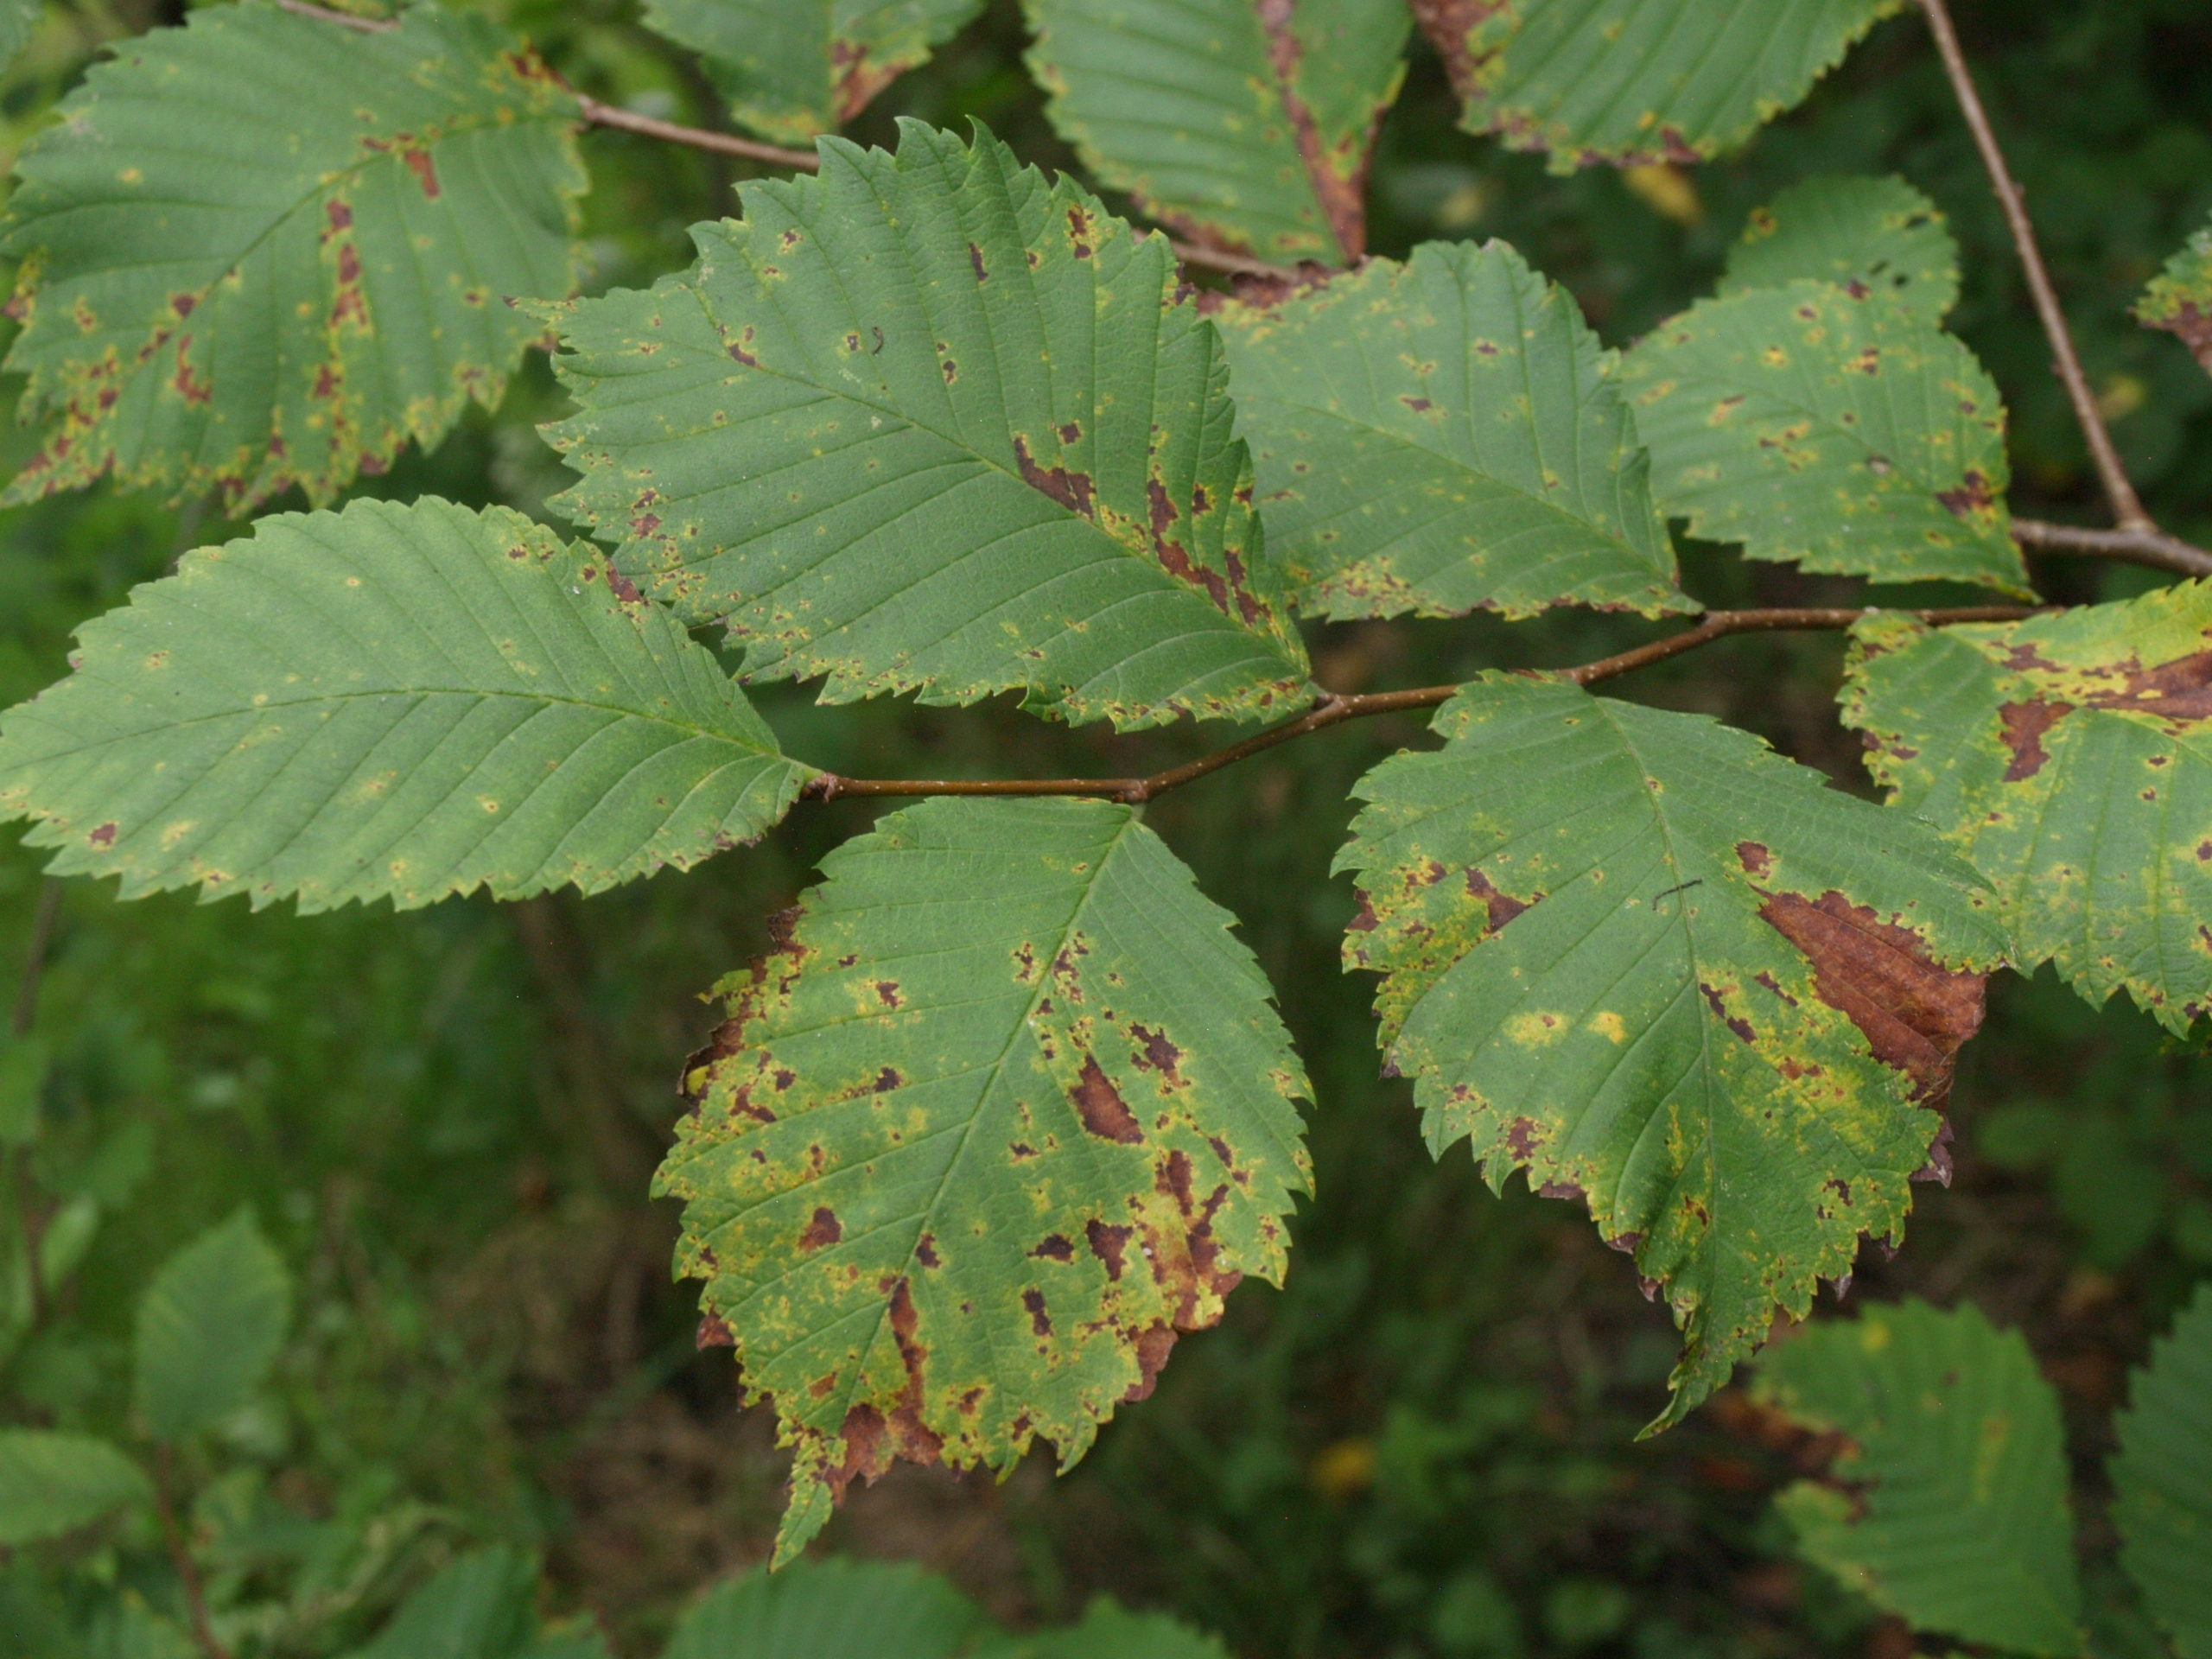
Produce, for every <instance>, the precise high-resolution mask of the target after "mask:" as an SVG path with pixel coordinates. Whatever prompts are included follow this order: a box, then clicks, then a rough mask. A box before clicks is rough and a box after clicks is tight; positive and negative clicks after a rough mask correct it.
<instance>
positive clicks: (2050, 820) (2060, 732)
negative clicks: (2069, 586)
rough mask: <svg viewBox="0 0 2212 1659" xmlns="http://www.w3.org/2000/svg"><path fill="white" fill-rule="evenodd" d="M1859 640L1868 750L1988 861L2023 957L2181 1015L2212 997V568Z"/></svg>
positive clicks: (1851, 687)
mask: <svg viewBox="0 0 2212 1659" xmlns="http://www.w3.org/2000/svg"><path fill="white" fill-rule="evenodd" d="M1843 706H1844V720H1845V722H1846V723H1847V724H1848V725H1850V726H1853V727H1855V728H1857V729H1858V730H1859V732H1861V733H1862V734H1864V735H1865V737H1866V745H1867V753H1866V765H1867V769H1868V770H1869V771H1870V772H1872V773H1873V775H1874V779H1875V781H1876V782H1878V783H1879V784H1881V785H1883V786H1884V787H1885V788H1886V789H1887V790H1888V791H1890V798H1891V801H1892V802H1893V803H1894V804H1896V805H1897V806H1898V807H1900V808H1902V809H1903V810H1905V811H1907V812H1910V813H1912V814H1913V815H1914V816H1916V817H1921V818H1924V819H1926V820H1927V821H1928V822H1929V823H1933V824H1934V825H1936V828H1937V829H1940V830H1942V833H1943V835H1944V836H1945V837H1946V838H1947V839H1948V840H1949V842H1951V844H1952V845H1953V846H1954V847H1955V848H1956V849H1958V851H1959V853H1960V854H1961V855H1962V856H1963V857H1965V858H1966V859H1967V860H1968V861H1971V862H1972V863H1973V864H1974V867H1975V868H1978V869H1979V870H1980V871H1981V873H1982V874H1984V875H1986V876H1987V877H1988V878H1989V880H1990V883H1991V885H1992V886H1993V887H1994V888H1995V889H1996V892H1997V894H1998V897H1999V902H2000V904H2001V906H2002V907H2003V914H2004V916H2005V922H2006V925H2008V926H2010V927H2011V929H2012V937H2013V939H2014V942H2015V944H2017V946H2018V952H2019V954H2018V962H2019V964H2020V966H2021V967H2023V968H2032V967H2034V966H2035V965H2037V963H2044V962H2052V963H2056V964H2057V967H2058V971H2059V973H2060V974H2061V975H2062V976H2063V977H2064V978H2065V979H2066V980H2067V982H2069V984H2071V985H2073V986H2074V988H2075V989H2076V990H2078V991H2080V992H2081V993H2082V995H2083V996H2085V997H2087V998H2088V1000H2089V1001H2090V1002H2091V1003H2092V1004H2095V1005H2101V1004H2102V1003H2104V1001H2106V1000H2107V998H2109V997H2110V996H2111V995H2112V994H2113V992H2114V991H2117V990H2126V992H2127V993H2128V994H2129V995H2131V996H2133V998H2134V999H2135V1001H2136V1002H2137V1003H2138V1004H2139V1005H2140V1006H2141V1007H2145V1008H2146V1009H2148V1010H2149V1011H2150V1012H2151V1013H2152V1014H2154V1015H2156V1016H2157V1017H2158V1020H2159V1021H2160V1022H2161V1023H2162V1024H2164V1026H2165V1027H2167V1029H2169V1030H2170V1031H2172V1032H2174V1033H2177V1034H2181V1033H2187V1032H2188V1030H2189V1029H2190V1027H2191V1026H2192V1025H2194V1024H2195V1023H2196V1021H2197V1020H2201V1019H2202V1018H2204V1017H2205V1016H2206V1015H2207V1014H2212V936H2208V935H2207V934H2206V933H2205V932H2204V931H2203V930H2202V927H2201V926H2200V924H2201V923H2202V921H2203V919H2204V918H2206V917H2207V916H2212V582H2182V583H2179V584H2177V586H2174V587H2171V588H2161V589H2159V590H2158V591H2156V592H2154V593H2150V594H2145V595H2143V596H2142V597H2141V598H2140V599H2133V600H2128V601H2124V602H2121V603H2119V604H2113V605H2094V606H2085V607H2081V608H2080V609H2077V610H2074V611H2070V612H2068V613H2065V614H2063V615H2054V616H2037V617H2031V618H2029V619H2028V620H2025V621H2023V622H2016V623H2001V624H1992V625H1988V626H1968V627H1963V628H1940V629H1930V628H1926V627H1923V626H1921V625H1920V624H1919V623H1917V622H1916V621H1914V620H1912V619H1910V618H1909V617H1898V616H1876V617H1872V618H1869V619H1868V620H1866V621H1865V622H1863V623H1861V624H1860V625H1859V627H1858V628H1857V629H1856V630H1855V631H1854V632H1853V652H1852V657H1851V663H1850V668H1849V680H1848V683H1847V688H1846V691H1845V696H1844V705H1843Z"/></svg>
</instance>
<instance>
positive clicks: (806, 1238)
mask: <svg viewBox="0 0 2212 1659" xmlns="http://www.w3.org/2000/svg"><path fill="white" fill-rule="evenodd" d="M844 1236H845V1225H844V1224H843V1223H842V1222H841V1221H839V1220H838V1219H837V1217H836V1211H832V1210H830V1209H829V1208H828V1207H827V1206H820V1207H817V1209H816V1210H815V1212H814V1217H813V1219H811V1220H810V1221H809V1222H808V1223H807V1224H806V1227H805V1230H804V1231H802V1232H801V1233H800V1234H799V1236H798V1247H799V1249H802V1250H824V1249H829V1246H831V1245H832V1244H835V1243H837V1241H838V1240H839V1239H842V1237H844Z"/></svg>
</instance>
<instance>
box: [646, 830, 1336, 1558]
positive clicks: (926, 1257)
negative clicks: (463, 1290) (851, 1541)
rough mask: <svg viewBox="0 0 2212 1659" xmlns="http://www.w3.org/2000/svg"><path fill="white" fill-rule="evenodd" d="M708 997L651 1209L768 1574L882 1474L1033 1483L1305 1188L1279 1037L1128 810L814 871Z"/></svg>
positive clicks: (1258, 983)
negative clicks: (748, 1478) (758, 1500)
mask: <svg viewBox="0 0 2212 1659" xmlns="http://www.w3.org/2000/svg"><path fill="white" fill-rule="evenodd" d="M823 873H824V874H825V875H826V876H827V877H828V880H825V881H824V882H823V884H822V885H821V886H819V887H815V888H812V889H811V890H810V891H809V892H808V893H807V894H806V895H805V896H804V898H803V899H801V901H800V904H799V908H798V912H796V914H795V915H794V916H792V917H791V918H785V924H784V925H783V927H782V928H781V929H780V930H779V944H778V945H777V947H776V949H775V950H773V951H772V953H771V954H770V955H769V956H767V957H765V958H764V959H763V960H762V961H760V963H756V964H755V965H754V966H753V968H752V969H750V970H749V971H747V972H745V973H741V974H738V975H736V976H733V977H732V978H730V979H729V980H728V981H726V982H724V984H723V986H722V987H721V989H722V991H723V993H724V994H725V995H727V997H728V1008H729V1018H728V1021H727V1022H726V1023H725V1024H724V1025H723V1026H722V1027H721V1029H720V1030H719V1031H718V1032H717V1033H715V1039H714V1042H713V1044H712V1045H711V1046H709V1048H708V1049H706V1050H705V1051H704V1052H702V1053H701V1054H699V1055H697V1056H696V1057H695V1058H694V1061H693V1064H692V1068H691V1070H690V1074H689V1076H688V1077H687V1079H686V1083H685V1090H686V1093H687V1095H688V1096H689V1098H690V1100H691V1102H692V1110H691V1113H690V1116H688V1117H687V1118H685V1119H684V1120H683V1122H681V1123H679V1125H678V1126H677V1145H676V1147H675V1148H674V1149H673V1150H672V1151H671V1153H670V1154H669V1156H668V1160H667V1162H666V1163H665V1164H664V1165H663V1166H662V1169H661V1173H660V1177H659V1179H658V1187H657V1190H658V1191H659V1192H664V1193H671V1194H673V1195H675V1196H677V1197H678V1198H683V1200H684V1201H685V1207H684V1211H683V1241H682V1243H680V1244H679V1246H678V1249H677V1264H678V1267H679V1268H680V1269H681V1270H682V1271H683V1273H684V1274H689V1275H690V1276H692V1277H695V1278H701V1279H704V1280H705V1281H707V1287H706V1290H705V1293H704V1295H703V1297H702V1301H703V1304H704V1306H705V1307H706V1310H707V1316H706V1322H705V1324H704V1325H703V1326H702V1340H710V1339H721V1340H727V1341H729V1342H732V1343H734V1345H735V1347H736V1350H737V1358H738V1362H739V1365H740V1367H741V1376H742V1377H743V1381H744V1383H745V1385H746V1387H747V1389H750V1390H751V1391H752V1392H753V1394H754V1395H756V1396H767V1397H770V1398H772V1400H773V1401H774V1403H775V1407H776V1410H777V1414H778V1416H779V1421H780V1433H781V1438H782V1441H783V1443H784V1444H785V1445H789V1446H794V1447H796V1448H797V1452H798V1457H797V1462H796V1464H795V1465H794V1468H793V1472H792V1497H791V1508H790V1510H789V1511H788V1512H787V1513H786V1514H785V1517H784V1525H783V1531H782V1534H781V1535H780V1536H779V1540H778V1544H777V1555H778V1559H779V1560H788V1559H789V1558H790V1557H791V1555H792V1554H794V1553H795V1552H796V1551H797V1550H798V1548H799V1547H800V1546H802V1545H804V1543H805V1542H806V1541H807V1540H808V1539H809V1538H810V1537H811V1536H812V1535H814V1534H815V1533H816V1532H817V1531H818V1530H819V1529H820V1528H821V1526H822V1525H823V1522H824V1521H826V1520H827V1519H828V1517H829V1509H830V1506H831V1503H832V1502H833V1501H834V1500H836V1499H837V1498H839V1497H842V1495H843V1493H844V1491H845V1489H846V1487H847V1486H848V1484H849V1483H850V1482H851V1481H853V1480H854V1479H855V1478H856V1477H869V1478H872V1477H874V1475H876V1474H879V1473H880V1472H881V1471H883V1470H884V1469H886V1468H887V1467H888V1466H889V1465H890V1463H891V1461H892V1459H893V1458H894V1457H905V1458H908V1459H913V1460H915V1461H918V1462H925V1463H926V1462H939V1461H941V1462H944V1463H945V1464H947V1465H952V1466H954V1467H969V1466H974V1465H984V1466H987V1467H989V1468H992V1469H995V1470H1001V1471H1003V1470H1006V1469H1008V1468H1010V1467H1011V1466H1012V1465H1013V1464H1014V1461H1015V1460H1016V1459H1019V1458H1020V1455H1021V1453H1022V1452H1023V1451H1024V1450H1026V1449H1027V1446H1029V1444H1030V1442H1031V1440H1033V1439H1035V1438H1037V1437H1039V1436H1042V1437H1044V1438H1045V1439H1047V1440H1051V1441H1052V1442H1053V1444H1054V1445H1055V1446H1056V1447H1057V1448H1058V1453H1059V1462H1060V1465H1061V1467H1062V1468H1064V1469H1065V1468H1066V1467H1068V1466H1070V1465H1072V1464H1073V1463H1074V1462H1075V1461H1076V1460H1077V1459H1078V1458H1080V1457H1081V1456H1082V1455H1083V1453H1084V1451H1085V1450H1086V1449H1087V1448H1088V1447H1089V1446H1090V1442H1091V1440H1092V1438H1093V1437H1094V1436H1095V1435H1096V1433H1097V1430H1098V1425H1099V1424H1100V1423H1101V1422H1102V1421H1104V1420H1105V1419H1106V1418H1107V1417H1109V1416H1110V1415H1112V1414H1113V1411H1114V1408H1115V1406H1116V1404H1117V1403H1118V1402H1122V1401H1124V1400H1127V1399H1130V1398H1133V1397H1138V1396H1141V1395H1143V1394H1144V1393H1145V1392H1147V1391H1148V1390H1149V1389H1150V1387H1151V1384H1152V1380H1153V1378H1154V1375H1155V1374H1156V1373H1157V1372H1158V1370H1159V1369H1160V1366H1161V1365H1162V1364H1163V1363H1166V1358H1167V1353H1168V1350H1169V1349H1170V1348H1171V1347H1172V1346H1173V1344H1174V1341H1175V1338H1176V1335H1177V1333H1178V1332H1186V1331H1197V1330H1201V1329H1203V1328H1205V1326H1208V1325H1212V1324H1213V1323H1214V1322H1215V1321H1216V1320H1217V1319H1219V1318H1220V1316H1221V1309H1222V1300H1223V1298H1224V1296H1225V1295H1226V1294H1228V1292H1229V1291H1230V1288H1231V1287H1233V1286H1234V1285H1235V1284H1236V1281H1238V1280H1239V1279H1240V1278H1241V1277H1242V1276H1243V1275H1244V1274H1259V1275H1260V1276H1261V1277H1262V1278H1265V1279H1268V1280H1270V1281H1276V1280H1279V1277H1280V1275H1281V1272H1282V1268H1283V1261H1284V1252H1285V1249H1286V1247H1287V1238H1286V1236H1285V1233H1284V1229H1283V1224H1282V1217H1283V1215H1284V1212H1285V1211H1287V1209H1288V1207H1289V1205H1290V1202H1291V1198H1292V1195H1293V1194H1294V1193H1295V1192H1300V1191H1303V1190H1304V1189H1305V1187H1306V1185H1307V1179H1308V1173H1307V1172H1308V1165H1307V1161H1306V1154H1305V1150H1304V1147H1303V1144H1302V1139H1301V1137H1302V1127H1301V1124H1300V1118H1299V1114H1298V1111H1297V1109H1296V1107H1295V1106H1294V1101H1295V1100H1296V1099H1297V1098H1299V1097H1300V1096H1302V1095H1303V1094H1304V1093H1305V1091H1306V1082H1305V1078H1304V1075H1303V1073H1302V1071H1300V1066H1299V1064H1298V1061H1297V1059H1296V1058H1295V1057H1294V1055H1293V1054H1292V1052H1291V1049H1290V1039H1289V1037H1288V1035H1287V1033H1286V1032H1285V1031H1284V1030H1283V1028H1282V1025H1281V1021H1280V1020H1278V1019H1277V1018H1276V1016H1275V1013H1274V1008H1273V1007H1271V1006H1270V1004H1269V1001H1268V985H1267V982H1266V980H1265V979H1264V978H1263V977H1262V975H1261V973H1260V970H1259V969H1258V967H1257V965H1256V964H1255V963H1254V962H1253V960H1252V957H1251V954H1250V953H1249V951H1248V950H1245V949H1244V948H1243V945H1241V944H1237V943H1236V941H1234V940H1233V939H1231V938H1230V935H1229V931H1228V929H1229V925H1230V921H1231V919H1232V918H1230V916H1229V914H1228V913H1227V912H1224V911H1223V910H1220V909H1218V908H1217V907H1216V906H1213V905H1211V904H1210V903H1208V902H1207V901H1206V900H1205V899H1204V898H1203V897H1202V896H1201V895H1200V894H1199V893H1198V890H1197V888H1196V887H1195V886H1194V885H1193V884H1192V880H1191V874H1190V872H1189V871H1188V870H1187V869H1185V868H1184V867H1183V866H1182V865H1181V864H1180V863H1179V862H1178V861H1177V860H1176V858H1175V856H1174V855H1173V854H1172V853H1170V852H1169V851H1168V850H1167V849H1166V847H1165V846H1163V845H1162V844H1161V843H1160V839H1159V837H1157V836H1154V834H1153V833H1152V832H1151V831H1150V830H1148V829H1145V828H1144V827H1143V825H1142V824H1141V823H1139V822H1138V820H1137V816H1136V814H1135V811H1134V810H1131V809H1129V808H1128V807H1123V806H1117V805H1112V804H1108V803H1105V802H1101V801H1078V800H1069V799H1062V800H1051V799H1046V800H1023V799H1019V798H1005V799H998V800H988V801H976V800H957V799H948V800H937V801H931V802H929V803H927V804H924V805H920V806H917V807H913V808H911V809H909V810H906V811H903V812H899V813H894V814H893V815H892V816H891V817H887V818H885V819H884V820H882V822H881V823H879V824H878V825H877V826H876V829H875V830H874V833H873V834H871V835H868V836H862V837H861V838H860V839H859V840H857V841H855V842H849V843H847V844H846V845H845V846H843V847H842V848H840V849H838V850H837V851H836V853H835V854H833V855H831V856H830V857H829V859H828V860H827V861H824V863H823Z"/></svg>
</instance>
